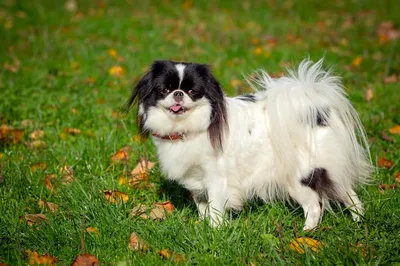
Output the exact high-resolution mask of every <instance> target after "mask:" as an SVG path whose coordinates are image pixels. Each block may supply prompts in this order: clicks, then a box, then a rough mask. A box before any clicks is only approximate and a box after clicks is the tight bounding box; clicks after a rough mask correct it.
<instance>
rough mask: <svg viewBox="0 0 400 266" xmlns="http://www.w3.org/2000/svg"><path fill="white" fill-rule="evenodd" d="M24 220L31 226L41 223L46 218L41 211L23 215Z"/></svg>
mask: <svg viewBox="0 0 400 266" xmlns="http://www.w3.org/2000/svg"><path fill="white" fill-rule="evenodd" d="M25 220H26V221H27V223H28V225H29V226H32V225H34V224H37V223H41V222H44V221H46V220H47V217H46V215H44V214H42V213H38V214H26V215H25Z"/></svg>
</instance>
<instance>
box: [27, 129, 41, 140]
mask: <svg viewBox="0 0 400 266" xmlns="http://www.w3.org/2000/svg"><path fill="white" fill-rule="evenodd" d="M43 137H44V131H43V130H40V129H36V130H34V131H32V133H31V134H29V138H30V139H33V140H35V139H41V138H43Z"/></svg>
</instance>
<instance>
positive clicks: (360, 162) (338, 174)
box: [126, 60, 371, 230]
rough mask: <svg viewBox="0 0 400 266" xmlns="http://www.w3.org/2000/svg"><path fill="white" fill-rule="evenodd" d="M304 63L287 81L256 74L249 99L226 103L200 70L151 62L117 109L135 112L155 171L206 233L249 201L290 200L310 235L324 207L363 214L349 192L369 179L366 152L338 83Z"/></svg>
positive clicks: (317, 65)
mask: <svg viewBox="0 0 400 266" xmlns="http://www.w3.org/2000/svg"><path fill="white" fill-rule="evenodd" d="M321 65H322V60H321V61H319V62H317V63H315V64H313V63H312V62H310V61H308V60H306V61H303V62H302V63H301V64H300V66H299V67H298V70H296V71H293V70H292V71H288V74H287V76H286V77H281V78H272V77H270V76H269V75H268V74H267V73H266V72H264V71H260V72H258V73H257V75H256V76H255V77H254V76H253V78H252V79H251V81H250V82H249V83H250V85H251V86H252V87H253V88H254V90H255V92H254V93H253V94H245V95H241V96H238V97H234V98H231V97H227V96H225V94H224V92H223V91H222V89H221V86H220V84H219V83H218V81H217V80H216V79H215V78H214V76H213V75H212V74H211V71H210V69H209V68H208V67H207V66H206V65H202V64H196V63H183V62H173V61H156V62H154V63H153V64H152V66H151V68H150V70H149V71H148V72H147V73H146V74H145V75H144V77H143V78H142V79H141V80H140V81H139V83H138V84H137V86H136V87H135V88H134V90H133V94H132V96H131V98H130V99H129V101H128V102H127V105H126V107H128V108H129V107H131V106H132V105H133V104H134V103H135V102H137V103H138V105H139V108H138V115H139V124H140V125H139V126H140V130H141V131H142V132H143V133H151V134H152V135H153V141H154V143H155V145H156V147H157V152H158V158H159V161H160V167H161V170H162V171H163V172H164V173H165V174H166V175H167V177H168V178H169V179H172V180H177V181H178V182H179V183H180V184H182V185H183V186H184V187H186V188H187V189H188V190H190V191H191V192H192V194H193V198H194V200H195V202H196V205H197V208H198V211H199V215H200V217H202V218H204V217H209V218H210V222H211V224H212V225H218V224H220V223H221V222H222V221H223V215H224V213H225V210H226V209H234V210H240V209H241V208H242V206H243V204H244V202H245V201H246V200H248V199H252V198H255V197H258V198H261V199H263V200H265V201H269V200H272V199H284V200H286V199H293V200H295V201H296V202H298V203H299V204H300V205H301V206H302V208H303V210H304V215H305V217H306V221H305V225H304V230H310V229H313V228H315V227H316V226H317V225H318V223H319V222H320V219H321V217H322V213H323V210H324V209H325V208H329V207H330V205H329V202H330V201H333V202H336V203H342V204H344V205H345V206H346V207H347V208H348V209H349V210H350V211H351V212H352V216H353V219H354V220H359V219H360V215H362V214H363V207H362V204H361V202H360V200H359V198H358V197H357V195H356V193H355V192H354V187H355V185H356V184H357V183H360V182H361V183H363V182H366V181H367V180H368V177H369V174H370V169H371V165H370V162H369V157H368V154H369V152H368V145H367V141H366V137H365V133H364V130H363V127H362V125H361V123H360V120H359V118H358V115H357V113H356V111H355V109H354V108H353V107H352V105H351V103H350V102H349V100H348V99H347V97H346V95H345V93H344V90H343V87H342V85H341V83H340V80H339V78H337V77H335V76H333V75H331V73H330V72H329V71H325V70H323V69H322V67H321Z"/></svg>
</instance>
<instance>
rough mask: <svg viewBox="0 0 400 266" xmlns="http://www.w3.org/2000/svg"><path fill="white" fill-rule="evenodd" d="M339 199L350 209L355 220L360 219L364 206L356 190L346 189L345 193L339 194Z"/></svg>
mask: <svg viewBox="0 0 400 266" xmlns="http://www.w3.org/2000/svg"><path fill="white" fill-rule="evenodd" d="M340 200H341V201H342V202H343V204H344V205H345V206H346V208H348V209H349V210H350V211H351V216H352V217H353V220H354V221H355V222H358V221H360V216H362V215H363V214H364V208H363V206H362V203H361V201H360V199H359V198H358V196H357V194H356V192H355V191H354V190H353V189H349V190H347V191H346V195H343V196H341V198H340Z"/></svg>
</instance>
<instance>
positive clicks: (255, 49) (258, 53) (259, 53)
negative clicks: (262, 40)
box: [253, 46, 263, 55]
mask: <svg viewBox="0 0 400 266" xmlns="http://www.w3.org/2000/svg"><path fill="white" fill-rule="evenodd" d="M262 52H263V49H262V48H261V47H260V46H258V47H256V48H254V51H253V53H254V54H255V55H261V54H262Z"/></svg>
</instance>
